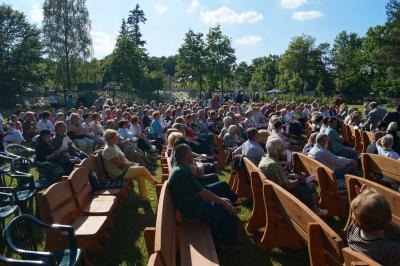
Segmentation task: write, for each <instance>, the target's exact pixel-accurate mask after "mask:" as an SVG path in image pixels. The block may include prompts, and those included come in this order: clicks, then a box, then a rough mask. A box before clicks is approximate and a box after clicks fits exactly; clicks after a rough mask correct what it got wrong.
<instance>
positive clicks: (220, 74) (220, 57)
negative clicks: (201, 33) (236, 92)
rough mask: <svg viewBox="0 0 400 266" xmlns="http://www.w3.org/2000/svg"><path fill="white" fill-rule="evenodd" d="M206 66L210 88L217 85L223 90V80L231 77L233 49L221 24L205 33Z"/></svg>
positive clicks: (214, 87) (233, 63) (234, 60)
mask: <svg viewBox="0 0 400 266" xmlns="http://www.w3.org/2000/svg"><path fill="white" fill-rule="evenodd" d="M206 44H207V48H206V50H207V55H208V56H207V68H208V75H207V76H208V80H209V82H210V84H211V89H216V88H217V87H218V86H219V87H220V89H221V91H222V92H223V91H224V82H225V81H227V80H229V79H230V78H231V77H232V71H233V68H234V66H235V62H236V56H235V49H233V48H232V44H231V40H230V39H229V38H228V37H227V36H226V35H224V34H223V33H222V31H221V26H220V25H218V26H216V27H211V28H210V29H209V31H208V33H207V41H206Z"/></svg>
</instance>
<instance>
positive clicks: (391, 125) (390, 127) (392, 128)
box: [387, 122, 398, 132]
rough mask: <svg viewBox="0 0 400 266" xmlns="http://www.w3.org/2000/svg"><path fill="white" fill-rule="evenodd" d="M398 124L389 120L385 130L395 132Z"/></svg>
mask: <svg viewBox="0 0 400 266" xmlns="http://www.w3.org/2000/svg"><path fill="white" fill-rule="evenodd" d="M397 129H398V126H397V123H396V122H390V123H389V125H388V127H387V131H388V132H397Z"/></svg>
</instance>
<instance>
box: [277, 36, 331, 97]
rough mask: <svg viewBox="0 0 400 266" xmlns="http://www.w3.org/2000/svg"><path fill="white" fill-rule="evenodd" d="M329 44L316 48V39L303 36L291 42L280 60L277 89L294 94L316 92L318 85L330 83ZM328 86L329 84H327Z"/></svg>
mask: <svg viewBox="0 0 400 266" xmlns="http://www.w3.org/2000/svg"><path fill="white" fill-rule="evenodd" d="M328 50H329V44H327V43H322V44H320V45H318V46H316V39H315V38H314V37H312V36H309V35H305V34H303V35H302V36H299V37H295V38H293V40H292V41H291V42H290V44H289V47H288V49H287V50H286V52H285V53H284V54H283V55H282V57H281V58H280V60H279V70H280V74H279V75H278V77H277V78H276V83H277V87H278V88H281V89H285V90H288V91H290V92H294V93H302V92H304V91H306V90H315V89H316V88H317V86H318V83H319V82H320V81H321V82H324V83H328V82H327V81H328V80H329V78H328V75H329V73H328V70H327V62H326V61H327V57H328ZM327 85H328V84H327Z"/></svg>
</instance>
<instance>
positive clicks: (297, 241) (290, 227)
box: [260, 180, 343, 266]
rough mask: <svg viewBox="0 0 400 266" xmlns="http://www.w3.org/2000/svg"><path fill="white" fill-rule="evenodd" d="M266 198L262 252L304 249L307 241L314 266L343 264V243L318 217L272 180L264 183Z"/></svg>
mask: <svg viewBox="0 0 400 266" xmlns="http://www.w3.org/2000/svg"><path fill="white" fill-rule="evenodd" d="M263 196H264V204H265V210H266V211H265V213H266V226H265V230H264V235H263V237H262V239H261V243H260V247H261V249H263V250H271V249H273V248H276V247H288V248H290V249H300V248H302V242H304V243H306V244H307V246H308V254H309V258H310V264H311V265H312V266H320V265H342V263H343V257H342V248H343V241H342V239H341V238H340V237H339V235H337V234H336V233H335V232H334V231H333V230H332V229H331V228H330V227H329V226H328V225H327V224H326V223H325V222H324V221H323V220H322V219H321V218H320V217H318V215H316V214H315V213H314V212H313V211H312V210H310V209H309V208H308V207H307V206H306V205H304V204H303V203H302V202H301V201H300V200H298V199H297V198H296V197H295V196H293V195H292V194H290V193H289V192H288V191H286V190H285V189H284V188H282V187H280V186H279V185H277V184H275V183H273V182H271V181H268V180H265V181H264V184H263Z"/></svg>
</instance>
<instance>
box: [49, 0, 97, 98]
mask: <svg viewBox="0 0 400 266" xmlns="http://www.w3.org/2000/svg"><path fill="white" fill-rule="evenodd" d="M90 30H91V22H90V20H89V12H88V10H87V8H86V0H45V1H44V4H43V41H44V44H45V45H46V52H47V55H48V56H49V58H50V59H51V60H54V61H56V62H58V63H60V64H62V65H63V74H64V75H63V76H64V101H65V102H66V99H67V92H68V91H70V90H71V88H72V77H71V64H72V62H73V61H75V60H85V59H87V58H88V57H89V56H90V55H91V52H92V40H91V37H90Z"/></svg>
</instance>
